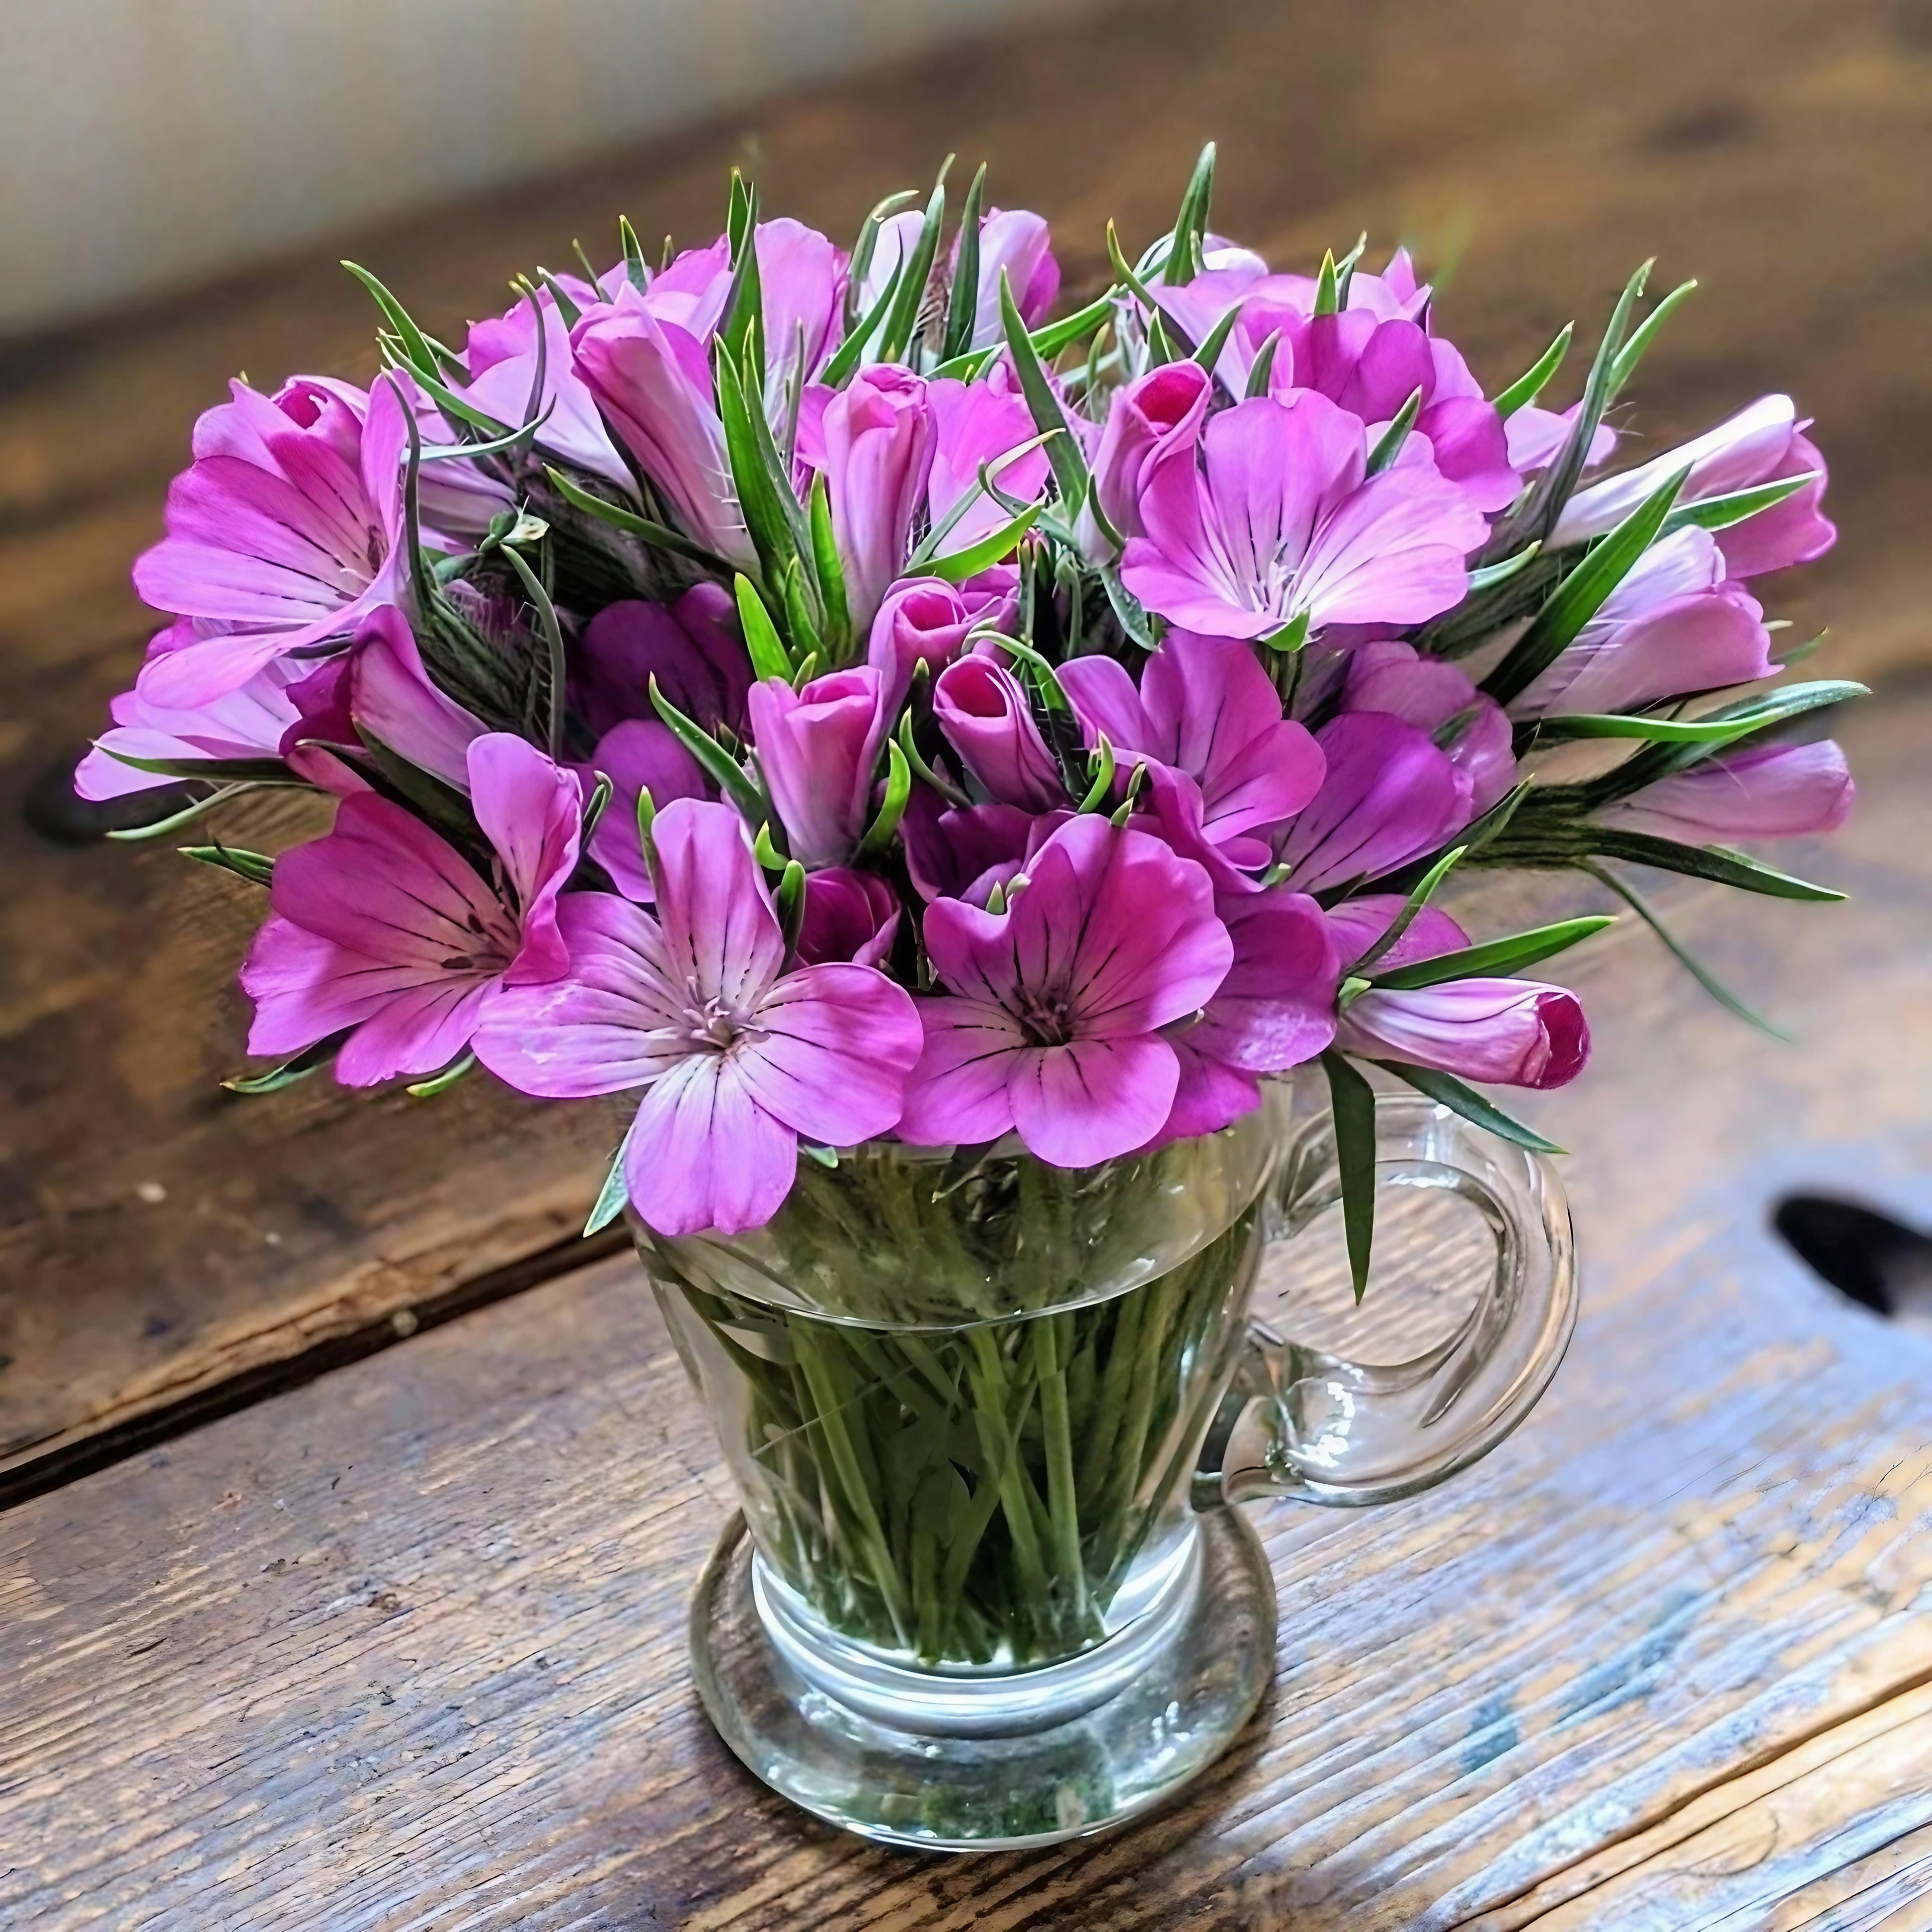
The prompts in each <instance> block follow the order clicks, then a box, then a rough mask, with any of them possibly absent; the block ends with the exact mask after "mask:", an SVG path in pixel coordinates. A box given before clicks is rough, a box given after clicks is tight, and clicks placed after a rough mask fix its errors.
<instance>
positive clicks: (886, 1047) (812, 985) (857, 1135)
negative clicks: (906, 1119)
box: [733, 965, 924, 1147]
mask: <svg viewBox="0 0 1932 1932" xmlns="http://www.w3.org/2000/svg"><path fill="white" fill-rule="evenodd" d="M756 1024H757V1026H758V1027H759V1028H762V1029H763V1033H762V1035H761V1036H759V1035H754V1036H752V1037H750V1038H748V1040H746V1041H745V1043H743V1044H742V1046H739V1047H738V1048H736V1049H733V1057H734V1058H736V1060H737V1061H738V1062H739V1067H740V1069H741V1070H742V1075H743V1077H744V1080H745V1086H746V1088H747V1090H748V1091H749V1092H750V1093H751V1096H752V1097H753V1098H754V1100H756V1101H757V1103H758V1105H759V1106H760V1107H762V1108H763V1109H764V1110H765V1111H766V1112H767V1113H768V1114H770V1115H772V1116H773V1117H774V1118H775V1119H778V1120H780V1121H784V1124H786V1125H787V1127H793V1128H795V1129H796V1130H797V1131H798V1132H799V1133H801V1134H803V1135H804V1136H805V1137H806V1138H807V1139H810V1140H814V1141H819V1142H823V1143H825V1144H826V1145H829V1146H832V1147H851V1146H854V1145H856V1144H857V1143H858V1142H861V1141H866V1140H870V1139H872V1138H873V1136H874V1135H877V1134H883V1133H886V1132H888V1131H889V1130H890V1129H891V1128H892V1127H894V1126H895V1124H897V1122H898V1118H899V1111H900V1108H901V1105H902V1103H903V1101H904V1091H905V1080H906V1076H907V1074H908V1073H910V1071H911V1070H912V1067H913V1063H914V1062H915V1061H916V1060H917V1059H918V1058H919V1052H920V1049H921V1047H922V1045H923V1043H924V1035H923V1033H922V1030H921V1028H920V1025H919V1013H918V1011H917V1010H916V1008H915V1007H913V1001H912V995H910V994H909V993H908V992H907V991H906V990H905V989H904V987H903V986H897V985H895V984H894V983H893V982H892V980H888V979H887V978H886V976H885V975H884V974H883V973H880V972H877V971H874V969H873V968H871V967H869V966H850V965H825V966H806V967H803V968H800V969H799V971H797V972H795V973H792V974H787V976H786V977H784V979H782V980H780V981H779V982H778V984H777V985H776V986H774V987H773V988H772V990H771V992H770V993H769V995H766V999H765V1001H764V1004H763V1005H762V1006H761V1007H759V1009H758V1011H757V1016H756Z"/></svg>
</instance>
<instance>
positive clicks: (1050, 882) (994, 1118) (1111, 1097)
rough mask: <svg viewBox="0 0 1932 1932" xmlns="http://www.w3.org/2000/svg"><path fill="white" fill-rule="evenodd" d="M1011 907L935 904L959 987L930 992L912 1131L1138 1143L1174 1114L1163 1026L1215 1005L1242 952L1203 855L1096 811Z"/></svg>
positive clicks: (1050, 853)
mask: <svg viewBox="0 0 1932 1932" xmlns="http://www.w3.org/2000/svg"><path fill="white" fill-rule="evenodd" d="M1027 877H1028V883H1026V884H1025V886H1022V887H1020V888H1019V890H1018V891H1017V892H1016V894H1015V895H1014V897H1013V899H1012V901H1011V902H1010V904H1009V905H1008V907H1007V910H1005V911H1004V913H997V914H996V913H988V912H983V911H980V910H977V908H975V907H972V906H971V905H968V904H963V903H962V902H961V901H959V900H957V899H936V900H935V901H933V903H932V904H931V905H930V906H929V907H927V908H926V922H925V931H926V951H927V953H928V955H929V957H930V958H931V959H932V965H933V970H934V971H935V973H936V974H938V977H939V979H940V980H941V982H942V983H944V986H946V987H947V992H948V995H949V997H943V998H935V999H929V1000H926V1001H922V1002H921V1004H920V1017H921V1019H922V1021H923V1022H924V1025H925V1028H926V1045H925V1049H924V1051H923V1052H922V1053H921V1054H920V1055H919V1063H918V1064H917V1066H916V1067H914V1069H913V1073H912V1076H911V1078H910V1080H909V1081H908V1082H907V1090H906V1100H905V1112H904V1115H903V1116H902V1117H901V1120H900V1122H899V1133H900V1136H901V1138H902V1139H905V1140H907V1141H910V1142H913V1143H914V1144H915V1145H947V1144H950V1143H966V1142H980V1141H992V1140H997V1139H998V1138H999V1137H1000V1136H1001V1135H1002V1134H1004V1133H1006V1132H1007V1130H1009V1129H1017V1130H1018V1131H1019V1136H1020V1139H1022V1141H1023V1142H1025V1144H1026V1145H1027V1147H1028V1148H1029V1149H1030V1150H1031V1151H1032V1152H1033V1153H1034V1154H1037V1155H1038V1156H1039V1157H1040V1159H1041V1160H1044V1161H1046V1162H1049V1163H1051V1164H1052V1165H1053V1166H1056V1167H1085V1166H1091V1165H1092V1164H1093V1163H1096V1162H1098V1161H1103V1160H1112V1159H1113V1158H1114V1157H1115V1156H1117V1155H1120V1154H1129V1153H1131V1152H1132V1151H1133V1150H1134V1149H1135V1148H1139V1147H1142V1146H1145V1145H1146V1143H1147V1142H1148V1141H1149V1140H1151V1139H1152V1138H1153V1137H1154V1136H1155V1135H1156V1134H1157V1133H1159V1132H1160V1130H1161V1128H1162V1127H1163V1125H1165V1124H1166V1121H1167V1118H1168V1115H1169V1112H1171V1111H1172V1107H1173V1104H1174V1097H1175V1091H1176V1088H1177V1087H1178V1084H1179V1081H1180V1061H1179V1058H1178V1056H1177V1055H1176V1054H1175V1049H1174V1048H1173V1047H1172V1045H1171V1044H1169V1042H1168V1041H1167V1040H1166V1039H1164V1038H1163V1037H1162V1035H1161V1029H1162V1028H1163V1027H1166V1026H1169V1025H1172V1024H1173V1023H1174V1022H1175V1021H1177V1020H1178V1019H1181V1018H1182V1017H1183V1016H1185V1015H1187V1014H1188V1013H1193V1012H1195V1011H1196V1010H1197V1009H1199V1008H1200V1007H1203V1006H1205V1004H1207V1003H1208V1001H1209V1000H1210V999H1211V998H1212V997H1213V996H1214V992H1215V990H1216V989H1217V987H1219V986H1220V984H1221V982H1222V980H1223V979H1224V978H1225V977H1226V975H1227V972H1228V968H1229V965H1230V963H1231V962H1232V959H1233V957H1234V947H1233V944H1232V941H1230V940H1229V937H1228V929H1227V928H1226V926H1223V924H1222V923H1221V922H1220V919H1217V917H1216V916H1215V915H1214V892H1213V889H1212V888H1211V886H1210V884H1209V883H1208V875H1207V874H1206V873H1205V872H1204V871H1202V869H1201V868H1200V867H1199V866H1198V865H1193V864H1191V863H1190V862H1188V861H1187V860H1186V859H1180V858H1177V857H1176V856H1175V854H1174V853H1172V852H1171V851H1170V850H1169V849H1168V848H1167V847H1166V845H1164V844H1162V842H1161V841H1160V840H1159V839H1157V838H1153V837H1151V836H1150V835H1148V833H1146V832H1138V831H1135V830H1133V829H1131V828H1124V829H1115V827H1114V826H1111V825H1109V823H1107V821H1106V820H1105V819H1104V818H1101V817H1097V816H1095V815H1093V814H1088V815H1086V816H1084V817H1077V818H1075V819H1073V820H1070V821H1069V822H1068V823H1067V824H1065V825H1064V826H1061V829H1059V830H1058V832H1055V834H1054V835H1052V838H1049V840H1048V841H1046V844H1045V845H1043V847H1041V848H1040V851H1039V853H1038V854H1037V856H1035V857H1034V859H1033V861H1032V862H1031V866H1030V868H1029V870H1028V875H1027Z"/></svg>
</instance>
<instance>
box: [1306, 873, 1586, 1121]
mask: <svg viewBox="0 0 1932 1932" xmlns="http://www.w3.org/2000/svg"><path fill="white" fill-rule="evenodd" d="M1402 903H1403V902H1402V901H1401V899H1400V898H1399V897H1397V895H1394V894H1393V893H1388V894H1382V895H1376V897H1373V898H1362V899H1354V900H1352V901H1349V904H1347V905H1346V906H1343V907H1340V909H1339V910H1337V911H1335V912H1333V913H1330V914H1329V919H1330V922H1331V924H1332V925H1334V926H1335V928H1336V929H1337V931H1336V937H1337V941H1338V944H1339V948H1340V953H1341V955H1342V957H1343V959H1345V960H1347V959H1353V958H1355V957H1357V956H1359V955H1360V954H1361V953H1363V952H1364V951H1365V950H1367V947H1369V946H1370V944H1373V941H1375V940H1376V939H1377V938H1379V937H1380V935H1382V933H1383V932H1385V931H1387V930H1388V925H1389V922H1390V921H1391V919H1394V917H1395V916H1396V914H1397V913H1398V912H1400V910H1402ZM1466 944H1468V941H1467V940H1466V938H1465V937H1464V935H1463V932H1462V929H1460V927H1459V926H1457V924H1456V922H1454V920H1453V919H1450V918H1449V917H1448V915H1447V914H1445V913H1440V912H1437V911H1436V910H1434V909H1433V907H1432V908H1430V909H1429V910H1426V911H1425V912H1424V913H1423V915H1422V916H1421V918H1420V919H1418V920H1417V921H1416V922H1415V925H1414V926H1411V927H1410V928H1409V931H1408V932H1406V933H1405V934H1404V935H1403V937H1402V939H1401V941H1400V943H1399V944H1397V946H1395V947H1394V948H1392V949H1391V951H1390V952H1388V953H1387V954H1385V956H1383V957H1382V959H1379V960H1378V961H1377V962H1376V966H1377V967H1379V968H1381V969H1382V970H1383V971H1389V970H1391V969H1392V968H1394V967H1397V966H1404V965H1409V964H1410V963H1411V962H1413V961H1415V960H1418V959H1433V958H1435V957H1436V956H1438V955H1439V954H1440V953H1448V952H1453V951H1455V950H1458V949H1460V947H1463V946H1464V945H1466ZM1336 1043H1337V1045H1338V1046H1341V1047H1343V1048H1345V1049H1346V1050H1347V1051H1348V1052H1351V1053H1359V1054H1361V1055H1364V1056H1366V1057H1367V1058H1370V1059H1375V1060H1401V1061H1407V1062H1408V1063H1409V1064H1410V1065H1411V1066H1413V1067H1434V1068H1436V1070H1438V1071H1439V1072H1440V1073H1453V1074H1455V1075H1457V1076H1458V1077H1459V1078H1460V1079H1465V1080H1486V1081H1493V1082H1498V1083H1499V1084H1500V1085H1504V1086H1508V1087H1538V1088H1544V1087H1561V1086H1562V1085H1565V1082H1568V1081H1571V1080H1574V1079H1576V1077H1577V1075H1578V1074H1580V1073H1582V1072H1583V1067H1584V1063H1585V1062H1586V1061H1588V1060H1589V1057H1590V1029H1589V1025H1588V1024H1587V1023H1586V1021H1585V1019H1584V1018H1583V1004H1582V1002H1581V1001H1579V1000H1578V999H1577V996H1576V995H1575V994H1574V993H1572V992H1568V990H1566V989H1565V988H1563V987H1562V986H1539V985H1538V984H1537V983H1535V981H1533V980H1450V981H1448V982H1447V983H1445V984H1444V985H1442V986H1426V987H1423V988H1421V989H1419V990H1417V991H1415V992H1395V991H1392V990H1389V989H1380V988H1374V987H1372V988H1370V990H1369V991H1368V992H1366V993H1364V994H1362V995H1361V996H1360V997H1359V998H1356V999H1355V1000H1353V1001H1350V1003H1349V1006H1348V1007H1347V1008H1346V1010H1344V1012H1343V1015H1342V1019H1341V1024H1340V1027H1339V1028H1338V1029H1337V1034H1336Z"/></svg>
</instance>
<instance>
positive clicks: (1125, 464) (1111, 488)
mask: <svg viewBox="0 0 1932 1932" xmlns="http://www.w3.org/2000/svg"><path fill="white" fill-rule="evenodd" d="M1213 395H1214V382H1213V380H1212V379H1211V377H1209V375H1208V372H1207V371H1206V370H1205V369H1204V368H1202V367H1201V365H1200V364H1199V363H1198V362H1164V363H1163V364H1162V365H1161V366H1160V368H1158V369H1150V370H1149V371H1148V372H1147V374H1145V376H1140V377H1136V379H1135V380H1133V382H1131V383H1126V384H1124V385H1123V386H1122V387H1121V388H1120V389H1117V390H1115V392H1114V398H1113V401H1112V403H1110V404H1109V405H1108V409H1107V421H1106V427H1105V428H1103V430H1102V431H1101V432H1100V448H1099V449H1098V450H1097V451H1096V452H1095V453H1094V464H1093V469H1094V496H1096V498H1097V499H1098V500H1099V502H1100V508H1101V509H1102V510H1103V511H1104V512H1105V513H1106V518H1107V520H1108V522H1109V523H1111V524H1112V525H1113V526H1114V529H1115V532H1117V533H1118V535H1120V537H1121V539H1122V540H1123V541H1125V540H1126V539H1127V538H1129V537H1137V536H1142V535H1145V533H1146V532H1145V529H1144V527H1143V526H1142V522H1141V497H1142V493H1144V492H1145V490H1146V487H1147V482H1148V477H1149V476H1150V475H1151V474H1152V472H1153V471H1154V469H1155V467H1156V466H1157V465H1158V464H1160V463H1162V462H1163V461H1164V460H1166V458H1169V457H1170V456H1172V455H1174V454H1175V452H1177V451H1181V452H1187V451H1190V450H1192V449H1193V448H1194V446H1195V445H1196V443H1199V441H1200V440H1201V431H1202V426H1203V425H1205V423H1206V422H1207V420H1208V403H1209V401H1210V400H1211V398H1212V397H1213ZM1081 515H1082V526H1081V535H1082V548H1083V549H1084V550H1085V551H1086V552H1087V553H1088V555H1089V556H1094V557H1095V558H1097V559H1104V558H1106V557H1109V556H1112V554H1113V551H1112V546H1111V545H1110V544H1106V543H1103V541H1102V540H1101V538H1100V534H1099V532H1098V531H1097V529H1094V527H1093V526H1092V518H1091V517H1090V516H1089V515H1088V513H1087V511H1085V509H1084V508H1083V509H1082V512H1081Z"/></svg>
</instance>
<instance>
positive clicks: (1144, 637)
mask: <svg viewBox="0 0 1932 1932" xmlns="http://www.w3.org/2000/svg"><path fill="white" fill-rule="evenodd" d="M1100 584H1101V587H1102V588H1103V589H1104V590H1105V591H1106V593H1107V601H1108V602H1109V604H1112V606H1113V608H1114V615H1115V616H1116V617H1117V618H1118V619H1119V620H1120V625H1121V629H1122V630H1124V631H1126V632H1127V635H1128V636H1129V637H1131V638H1132V639H1133V641H1134V642H1135V643H1137V644H1138V645H1139V646H1140V647H1141V649H1142V650H1144V651H1151V650H1153V649H1155V648H1156V647H1157V646H1158V645H1159V643H1160V632H1159V631H1157V630H1156V629H1155V628H1154V625H1155V620H1154V619H1153V618H1151V617H1150V616H1148V610H1147V607H1146V606H1145V604H1142V601H1141V600H1140V599H1139V598H1138V597H1136V595H1134V593H1133V592H1132V591H1131V590H1130V589H1128V588H1127V586H1126V585H1125V584H1124V583H1122V582H1121V567H1120V565H1119V564H1118V562H1116V563H1108V564H1103V565H1101V567H1100Z"/></svg>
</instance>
